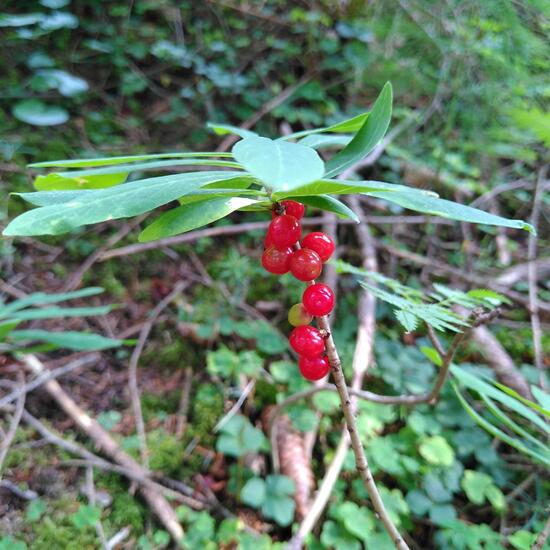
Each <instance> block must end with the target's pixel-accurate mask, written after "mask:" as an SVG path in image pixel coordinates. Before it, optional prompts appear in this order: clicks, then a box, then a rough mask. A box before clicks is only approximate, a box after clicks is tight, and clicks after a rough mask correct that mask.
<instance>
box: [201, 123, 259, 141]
mask: <svg viewBox="0 0 550 550" xmlns="http://www.w3.org/2000/svg"><path fill="white" fill-rule="evenodd" d="M206 127H207V128H210V129H211V130H214V133H215V134H216V135H218V136H225V135H227V134H234V135H236V136H240V137H242V138H244V139H246V138H251V137H257V136H258V134H257V133H256V132H252V131H251V130H245V129H244V128H239V127H238V126H231V124H218V123H217V122H208V123H207V124H206Z"/></svg>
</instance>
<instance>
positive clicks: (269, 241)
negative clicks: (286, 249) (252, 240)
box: [264, 231, 273, 249]
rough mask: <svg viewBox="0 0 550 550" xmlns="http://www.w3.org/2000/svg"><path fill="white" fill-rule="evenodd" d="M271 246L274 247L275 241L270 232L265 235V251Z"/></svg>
mask: <svg viewBox="0 0 550 550" xmlns="http://www.w3.org/2000/svg"><path fill="white" fill-rule="evenodd" d="M270 246H273V239H272V238H271V234H270V233H269V231H268V232H267V233H266V234H265V238H264V249H265V248H269V247H270Z"/></svg>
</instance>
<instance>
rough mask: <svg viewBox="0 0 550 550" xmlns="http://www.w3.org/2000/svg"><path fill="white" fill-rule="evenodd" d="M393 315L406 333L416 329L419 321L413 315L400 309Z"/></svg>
mask: <svg viewBox="0 0 550 550" xmlns="http://www.w3.org/2000/svg"><path fill="white" fill-rule="evenodd" d="M394 313H395V318H396V319H397V320H398V321H399V322H400V323H401V324H402V325H403V327H404V328H405V330H406V331H407V332H412V331H413V330H415V329H416V327H418V323H419V321H420V319H419V318H418V317H417V316H416V315H415V314H414V313H411V312H410V311H404V310H402V309H397V310H395V311H394Z"/></svg>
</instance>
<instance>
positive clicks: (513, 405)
mask: <svg viewBox="0 0 550 550" xmlns="http://www.w3.org/2000/svg"><path fill="white" fill-rule="evenodd" d="M451 374H452V375H453V376H454V377H455V378H456V379H457V380H459V381H460V383H461V384H463V385H464V386H466V387H467V388H469V389H472V390H475V391H476V392H478V393H479V394H484V395H486V396H488V397H491V398H492V399H495V400H496V401H499V402H500V403H502V404H503V405H506V406H507V407H508V408H509V409H512V410H513V411H515V412H517V413H518V414H519V415H521V416H523V417H524V418H526V419H527V420H529V421H530V422H532V423H533V424H535V425H537V426H538V427H539V428H540V429H541V430H543V431H545V432H547V433H550V428H549V427H548V425H547V423H546V422H544V421H543V420H542V419H541V418H540V417H539V416H537V415H536V414H535V413H534V412H533V411H532V410H531V409H529V407H526V406H525V405H524V404H523V403H522V402H521V401H520V400H519V399H514V398H513V397H511V396H509V395H507V394H506V393H505V392H504V391H500V390H499V389H498V388H495V387H494V386H493V385H491V384H489V383H487V382H485V381H484V380H483V379H482V378H480V377H478V376H474V375H473V374H471V373H469V372H468V371H466V370H465V369H463V368H461V367H458V366H457V365H452V366H451ZM504 387H505V386H504Z"/></svg>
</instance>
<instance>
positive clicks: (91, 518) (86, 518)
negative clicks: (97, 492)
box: [71, 504, 101, 529]
mask: <svg viewBox="0 0 550 550" xmlns="http://www.w3.org/2000/svg"><path fill="white" fill-rule="evenodd" d="M100 518H101V510H100V509H99V508H98V507H97V506H90V505H87V504H81V505H80V507H79V508H78V510H77V511H76V512H75V513H74V514H72V515H71V521H72V522H73V524H74V526H75V527H77V528H78V529H83V528H85V527H93V526H94V525H95V524H96V523H97V522H98V521H99V519H100Z"/></svg>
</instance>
